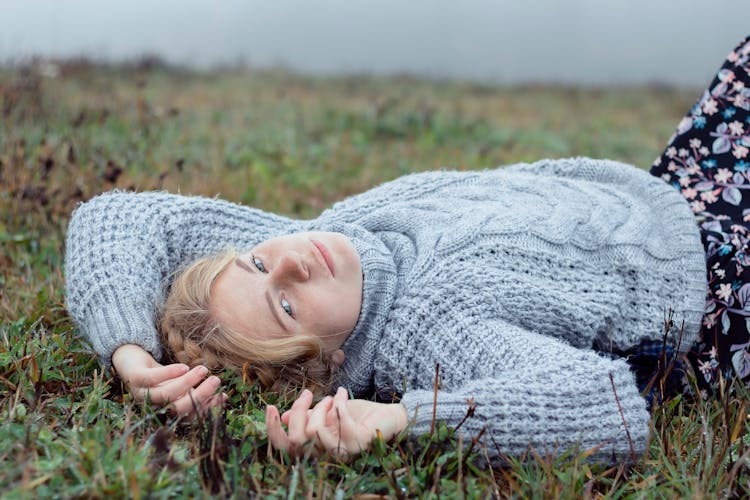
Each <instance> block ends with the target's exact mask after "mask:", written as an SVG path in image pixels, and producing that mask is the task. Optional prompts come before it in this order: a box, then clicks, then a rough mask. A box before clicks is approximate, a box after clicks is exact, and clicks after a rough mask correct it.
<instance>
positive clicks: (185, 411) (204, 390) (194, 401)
mask: <svg viewBox="0 0 750 500" xmlns="http://www.w3.org/2000/svg"><path fill="white" fill-rule="evenodd" d="M220 383H221V380H219V377H216V376H212V377H208V378H207V379H206V380H204V381H203V383H201V384H200V385H199V386H198V387H196V388H195V389H191V388H188V391H187V392H185V393H184V395H183V396H181V397H179V398H177V399H176V400H175V401H174V403H172V409H173V411H174V412H175V413H177V414H178V415H189V414H191V413H193V412H194V411H195V410H196V406H197V409H198V411H205V410H207V409H208V408H212V407H213V406H216V405H218V404H222V403H223V402H224V400H225V395H224V394H216V390H217V389H218V388H219V384H220ZM191 396H192V398H191Z"/></svg>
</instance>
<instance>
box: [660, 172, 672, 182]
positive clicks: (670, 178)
mask: <svg viewBox="0 0 750 500" xmlns="http://www.w3.org/2000/svg"><path fill="white" fill-rule="evenodd" d="M661 178H662V179H663V180H664V181H665V182H669V181H671V180H672V176H671V175H669V174H662V175H661Z"/></svg>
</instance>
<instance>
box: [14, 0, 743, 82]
mask: <svg viewBox="0 0 750 500" xmlns="http://www.w3.org/2000/svg"><path fill="white" fill-rule="evenodd" d="M0 8H1V9H2V19H1V20H0V26H2V29H0V61H4V62H6V63H8V62H18V61H22V60H24V59H25V58H28V57H30V56H32V55H42V56H47V57H58V58H59V57H71V56H86V57H89V58H95V59H98V60H106V61H122V60H128V59H133V58H139V57H142V56H144V55H156V56H159V57H161V58H164V59H165V60H166V61H168V62H170V63H173V64H179V65H187V66H190V67H194V68H202V69H207V68H212V67H215V66H218V65H223V66H226V65H230V66H238V65H240V66H246V65H247V66H251V67H268V66H284V67H287V68H290V69H294V70H298V71H302V72H309V73H316V74H341V73H376V74H386V75H387V74H394V73H399V74H403V73H408V74H413V75H418V76H430V77H436V78H451V79H468V80H473V81H482V82H493V83H529V82H534V83H568V84H584V85H599V84H644V83H659V84H669V85H678V86H682V87H698V86H702V85H705V84H706V83H707V82H706V80H707V79H708V78H709V77H710V76H711V75H712V73H713V72H714V71H715V69H716V67H717V64H718V63H719V61H720V60H721V59H722V57H723V56H724V55H726V53H727V51H728V50H729V49H730V48H731V47H733V44H735V43H736V42H737V41H738V40H739V39H741V38H742V37H743V36H744V35H745V34H746V32H748V31H750V23H748V21H747V20H748V19H749V17H748V15H747V14H748V3H747V0H714V1H712V2H706V1H704V0H658V1H652V0H607V1H601V0H525V1H522V2H521V1H499V0H495V1H493V0H463V1H455V0H454V1H448V0H410V1H408V2H403V1H397V0H379V1H374V0H363V1H354V2H352V1H347V0H320V1H316V2H310V1H293V0H277V1H273V2H271V1H265V2H258V1H243V0H226V1H221V2H209V1H205V0H163V1H159V2H153V1H147V0H131V1H128V2H105V1H101V0H68V1H59V0H2V1H0Z"/></svg>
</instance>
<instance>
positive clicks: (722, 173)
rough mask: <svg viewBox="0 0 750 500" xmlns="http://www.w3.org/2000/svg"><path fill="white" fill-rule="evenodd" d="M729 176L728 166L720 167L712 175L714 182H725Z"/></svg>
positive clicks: (730, 173) (730, 175) (730, 176)
mask: <svg viewBox="0 0 750 500" xmlns="http://www.w3.org/2000/svg"><path fill="white" fill-rule="evenodd" d="M731 178H732V172H731V170H729V169H728V168H720V169H719V170H718V171H717V172H716V175H714V180H715V181H716V182H727V181H728V180H729V179H731Z"/></svg>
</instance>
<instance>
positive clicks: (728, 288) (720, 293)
mask: <svg viewBox="0 0 750 500" xmlns="http://www.w3.org/2000/svg"><path fill="white" fill-rule="evenodd" d="M716 296H717V297H719V298H720V299H721V300H729V297H731V296H732V284H731V283H722V284H721V285H719V289H718V290H716Z"/></svg>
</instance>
